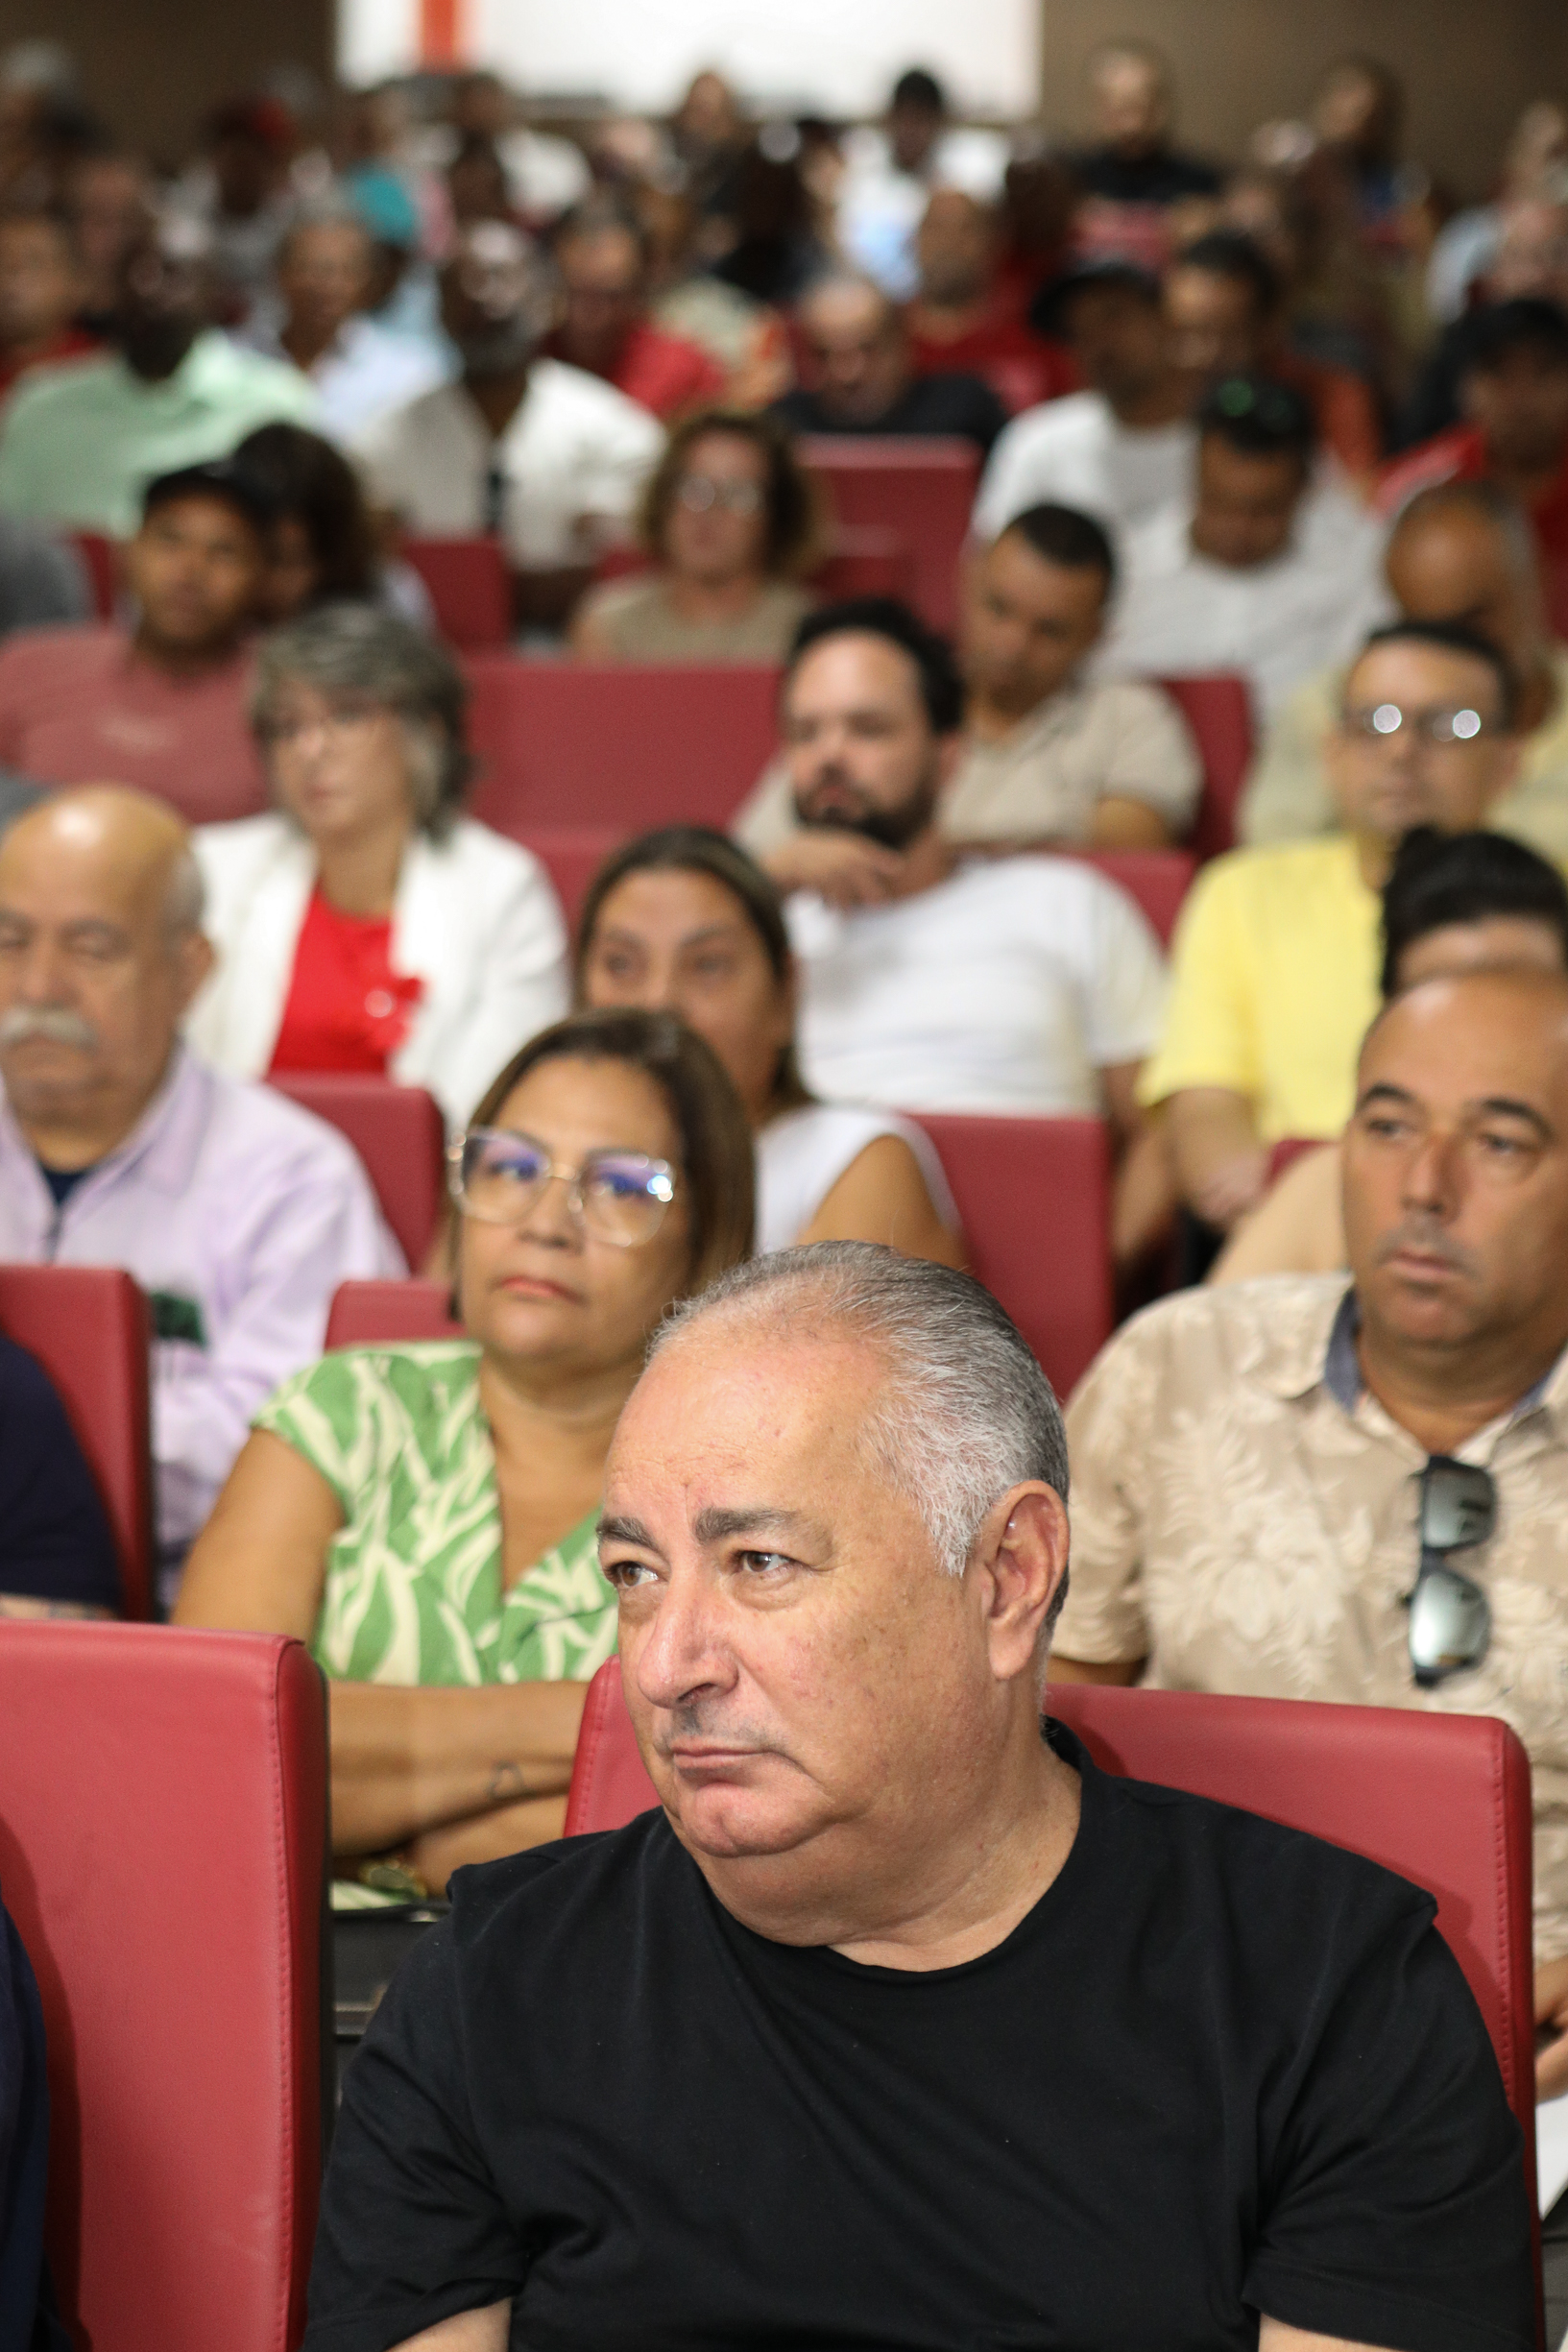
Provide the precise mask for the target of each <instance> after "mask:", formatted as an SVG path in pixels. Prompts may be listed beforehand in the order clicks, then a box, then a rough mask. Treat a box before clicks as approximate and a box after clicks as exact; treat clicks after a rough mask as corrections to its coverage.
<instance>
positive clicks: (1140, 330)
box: [971, 261, 1196, 544]
mask: <svg viewBox="0 0 1568 2352" xmlns="http://www.w3.org/2000/svg"><path fill="white" fill-rule="evenodd" d="M1029 324H1030V326H1031V327H1033V328H1034V329H1035V331H1036V333H1037V334H1043V335H1052V336H1059V337H1060V338H1061V340H1062V341H1063V342H1065V343H1067V344H1069V345H1070V346H1071V347H1072V351H1073V357H1074V358H1075V359H1076V360H1077V363H1078V366H1079V367H1080V369H1081V370H1082V371H1083V374H1084V376H1085V378H1086V379H1087V381H1088V383H1089V385H1090V386H1091V389H1090V390H1089V391H1087V392H1073V393H1070V394H1069V395H1068V396H1067V398H1066V399H1065V400H1047V401H1045V402H1044V403H1043V404H1042V405H1041V406H1040V407H1038V408H1030V409H1026V410H1025V413H1024V414H1023V416H1021V417H1015V418H1014V419H1013V422H1012V423H1011V424H1009V425H1008V427H1007V429H1006V431H1005V432H1004V433H1003V434H1002V436H1001V440H1000V441H999V442H998V443H997V446H996V448H995V449H994V450H993V451H992V453H991V460H990V463H989V464H988V465H987V467H986V469H985V473H984V474H983V476H982V477H981V480H980V488H979V495H978V497H977V498H976V501H975V513H974V518H973V521H972V526H971V527H972V529H973V530H974V533H975V536H976V537H977V539H979V540H982V541H984V542H986V543H987V544H989V543H990V542H991V541H992V540H994V539H995V538H996V537H997V535H998V533H999V532H1001V531H1004V530H1005V529H1006V528H1007V525H1008V524H1009V522H1011V521H1013V519H1014V517H1015V516H1017V515H1022V514H1024V513H1025V511H1026V510H1027V509H1028V508H1029V507H1031V506H1045V505H1054V506H1072V507H1076V508H1077V509H1078V511H1079V512H1080V513H1082V514H1087V515H1093V517H1094V518H1095V520H1096V521H1097V522H1099V523H1102V524H1103V525H1104V526H1105V528H1106V529H1107V530H1108V531H1110V532H1111V533H1112V535H1113V537H1115V536H1116V535H1118V534H1119V533H1121V532H1122V531H1124V530H1125V529H1126V528H1127V527H1128V526H1129V525H1131V524H1133V523H1137V522H1141V521H1144V519H1145V518H1146V516H1148V515H1151V514H1153V513H1154V512H1155V511H1156V510H1157V509H1158V508H1160V507H1161V506H1164V505H1166V504H1167V503H1168V502H1169V501H1170V499H1172V498H1176V497H1181V496H1182V495H1183V494H1184V493H1185V492H1186V490H1187V487H1188V483H1189V481H1190V478H1191V473H1192V465H1193V456H1194V449H1195V446H1196V435H1195V433H1194V429H1193V423H1192V418H1191V416H1190V414H1189V405H1190V396H1189V393H1188V389H1187V386H1186V384H1185V383H1184V382H1183V380H1182V378H1181V376H1179V375H1178V374H1177V372H1176V370H1175V369H1174V368H1173V367H1172V366H1171V364H1170V353H1169V351H1168V349H1167V342H1166V329H1165V324H1164V321H1163V319H1162V318H1161V315H1160V289H1159V285H1158V283H1157V282H1156V280H1155V279H1153V278H1151V277H1150V276H1149V275H1148V274H1147V272H1146V271H1145V270H1142V269H1140V268H1138V267H1137V265H1136V264H1135V263H1133V262H1130V261H1098V262H1087V263H1083V264H1080V265H1079V266H1078V267H1076V268H1074V269H1072V270H1069V271H1068V272H1067V273H1066V274H1065V275H1064V276H1062V277H1060V278H1058V279H1055V280H1054V282H1053V283H1052V284H1050V285H1049V286H1048V287H1046V289H1045V291H1044V292H1043V294H1042V295H1041V296H1040V297H1039V299H1038V300H1037V301H1036V303H1035V304H1034V307H1033V309H1032V310H1031V311H1030V313H1029Z"/></svg>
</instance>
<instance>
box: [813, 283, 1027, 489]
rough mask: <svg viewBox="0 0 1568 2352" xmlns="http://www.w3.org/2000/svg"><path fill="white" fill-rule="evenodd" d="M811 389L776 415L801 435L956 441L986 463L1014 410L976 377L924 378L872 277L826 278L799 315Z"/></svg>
mask: <svg viewBox="0 0 1568 2352" xmlns="http://www.w3.org/2000/svg"><path fill="white" fill-rule="evenodd" d="M796 315H797V317H798V319H799V322H800V330H801V334H802V337H803V338H804V340H805V344H806V348H807V351H808V353H809V360H810V371H811V376H812V378H813V380H812V382H811V383H810V384H809V385H808V386H807V385H801V386H797V388H796V389H795V390H794V391H793V392H786V393H785V394H784V398H783V399H782V400H775V401H774V403H773V408H772V412H771V413H772V414H773V415H774V416H776V417H778V418H780V419H782V421H783V422H784V424H787V425H788V427H789V429H790V431H791V432H795V433H870V434H873V435H876V436H877V437H879V438H880V439H886V438H888V437H889V436H899V437H904V436H906V435H918V436H921V437H923V438H924V437H927V436H929V435H938V436H942V437H947V436H954V437H956V438H957V439H959V440H961V441H972V442H973V443H974V444H975V447H976V448H977V449H978V450H979V451H980V453H981V455H982V456H983V455H984V454H985V452H986V450H988V449H990V447H991V445H992V443H993V442H994V441H995V440H996V438H997V435H998V434H999V433H1000V432H1001V428H1002V426H1003V425H1004V424H1006V422H1007V411H1006V409H1005V408H1004V407H1003V406H1002V404H1001V401H1000V400H998V398H997V396H996V394H995V393H994V392H993V391H992V389H991V387H990V385H989V384H986V383H982V382H981V381H980V378H979V377H978V376H965V375H962V374H960V373H957V372H949V371H947V370H944V371H943V372H942V373H940V374H938V375H935V376H922V375H920V374H918V373H917V371H916V367H915V359H914V353H913V352H912V350H911V349H910V344H909V334H908V329H907V328H906V327H905V323H904V319H903V316H902V314H901V312H900V311H899V309H898V306H897V304H896V303H893V302H892V301H891V300H890V299H889V297H888V296H887V295H885V294H884V293H883V292H882V291H881V288H880V286H878V285H875V284H874V283H873V282H872V280H871V279H869V278H850V277H846V276H839V277H830V278H823V279H818V281H817V283H816V284H815V285H813V286H810V287H808V290H807V292H806V293H805V294H804V295H803V296H802V297H801V301H800V304H799V308H798V310H797V313H796Z"/></svg>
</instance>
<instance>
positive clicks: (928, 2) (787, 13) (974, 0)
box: [338, 0, 1040, 115]
mask: <svg viewBox="0 0 1568 2352" xmlns="http://www.w3.org/2000/svg"><path fill="white" fill-rule="evenodd" d="M418 18H419V9H418V0H339V44H338V54H339V61H340V66H341V70H342V72H343V74H344V77H345V79H346V80H349V81H353V82H363V81H367V80H369V79H371V78H372V77H374V76H375V75H378V74H386V73H396V72H400V71H402V70H404V69H405V68H407V67H408V66H410V65H412V64H413V63H415V62H416V60H417V50H418ZM464 49H465V52H466V56H467V59H468V61H469V62H470V63H473V64H479V65H493V66H494V67H495V69H496V71H497V72H499V73H503V74H505V76H506V77H507V79H508V80H509V81H511V82H514V83H516V84H517V85H519V87H520V88H522V89H525V90H531V91H542V92H553V91H571V92H588V91H598V92H602V93H603V95H604V96H606V97H607V98H608V99H609V100H610V101H611V103H612V104H613V105H615V106H621V107H626V108H629V109H655V110H663V109H667V108H669V107H670V106H672V105H673V104H674V102H675V100H676V99H677V98H678V97H679V95H680V92H681V90H682V89H683V88H684V86H685V85H686V84H687V83H688V81H689V80H690V78H691V76H692V74H693V73H695V72H696V71H697V70H698V68H699V67H701V66H704V65H716V66H717V67H718V68H719V70H720V71H721V72H723V73H725V74H727V75H728V76H729V77H730V78H731V79H732V80H733V81H734V82H735V83H736V86H737V87H738V88H739V89H740V90H741V91H742V92H743V93H744V95H745V96H746V97H747V98H748V99H749V100H750V101H751V102H752V103H753V104H755V105H758V106H760V107H762V108H766V107H769V106H778V107H780V108H781V109H783V108H788V107H799V106H803V105H809V106H812V107H816V108H820V109H822V110H823V111H824V112H826V113H829V114H866V113H874V112H876V111H877V110H878V109H880V107H881V105H882V104H883V103H884V101H885V99H886V95H887V90H888V87H889V85H890V84H891V82H892V81H893V79H894V77H895V76H896V75H897V74H898V73H899V72H901V71H902V70H903V68H904V67H905V66H906V65H917V64H918V65H929V67H930V68H931V69H932V70H933V71H934V72H936V73H938V74H940V75H941V77H942V78H943V80H944V81H945V82H946V83H947V84H948V85H949V88H950V89H951V91H952V94H953V100H954V103H955V104H956V105H957V106H958V108H959V109H961V110H963V111H966V112H968V111H975V112H979V113H997V114H1004V115H1021V114H1023V115H1027V114H1032V113H1033V112H1034V111H1035V108H1036V101H1037V96H1038V92H1039V87H1040V9H1039V5H1038V0H963V5H962V6H959V5H957V0H848V5H846V0H466V11H465V38H464Z"/></svg>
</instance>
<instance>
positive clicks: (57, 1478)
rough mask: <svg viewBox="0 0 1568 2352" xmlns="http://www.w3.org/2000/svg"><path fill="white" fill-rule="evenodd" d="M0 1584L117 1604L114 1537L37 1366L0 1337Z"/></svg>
mask: <svg viewBox="0 0 1568 2352" xmlns="http://www.w3.org/2000/svg"><path fill="white" fill-rule="evenodd" d="M0 1592H11V1593H21V1594H25V1595H27V1597H28V1598H29V1599H32V1600H40V1601H75V1602H83V1603H86V1604H88V1605H90V1606H94V1607H97V1608H101V1609H118V1608H119V1606H120V1575H119V1568H118V1565H117V1564H116V1560H115V1555H114V1539H113V1537H112V1536H111V1535H110V1534H109V1521H108V1519H107V1518H106V1517H105V1515H104V1506H103V1504H102V1502H101V1501H100V1500H99V1495H98V1490H97V1488H96V1487H95V1486H94V1485H93V1481H92V1472H91V1471H90V1470H89V1469H88V1467H87V1465H86V1460H85V1457H84V1454H83V1451H82V1448H81V1446H80V1445H79V1444H78V1443H77V1441H76V1433H75V1431H74V1430H73V1429H72V1427H71V1424H70V1422H69V1421H68V1420H67V1419H66V1418H65V1408H64V1406H63V1405H62V1404H61V1403H60V1398H59V1397H58V1396H57V1395H56V1394H55V1390H54V1386H53V1384H52V1382H51V1381H50V1379H49V1375H48V1374H47V1372H45V1371H44V1370H43V1368H42V1366H41V1365H40V1364H38V1363H37V1362H36V1360H35V1359H34V1358H33V1357H32V1356H30V1355H29V1354H28V1352H27V1350H26V1348H25V1347H18V1346H16V1344H15V1342H14V1341H13V1340H7V1339H0Z"/></svg>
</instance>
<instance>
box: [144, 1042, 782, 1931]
mask: <svg viewBox="0 0 1568 2352" xmlns="http://www.w3.org/2000/svg"><path fill="white" fill-rule="evenodd" d="M448 1157H449V1167H450V1180H451V1191H452V1199H453V1204H454V1215H453V1223H454V1227H455V1235H454V1244H453V1252H454V1264H455V1268H456V1283H455V1293H456V1302H457V1306H458V1310H459V1313H460V1315H461V1320H462V1322H463V1326H464V1330H465V1333H466V1335H467V1336H466V1337H465V1338H463V1339H461V1340H449V1341H436V1342H427V1343H423V1344H419V1345H407V1346H373V1347H350V1348H344V1349H340V1350H338V1351H336V1352H335V1353H333V1354H331V1355H328V1356H326V1357H325V1358H324V1359H323V1360H322V1362H321V1363H320V1364H318V1365H316V1366H314V1367H313V1368H312V1369H310V1370H307V1371H304V1372H302V1373H300V1374H299V1375H297V1377H296V1378H294V1379H293V1380H290V1381H287V1382H285V1384H284V1385H283V1387H282V1388H281V1389H279V1390H278V1391H277V1394H276V1395H275V1396H274V1397H273V1398H272V1399H271V1401H270V1403H268V1404H267V1406H266V1407H265V1408H264V1409H263V1411H262V1412H261V1413H260V1414H258V1415H257V1417H256V1421H255V1425H254V1429H253V1434H252V1436H251V1438H250V1439H249V1441H248V1442H247V1443H246V1446H245V1449H244V1451H243V1452H242V1453H241V1455H240V1457H239V1460H238V1461H237V1463H236V1464H235V1466H234V1468H233V1471H232V1473H231V1474H230V1477H229V1483H228V1485H227V1486H226V1487H225V1489H224V1491H223V1493H222V1494H221V1495H220V1497H219V1499H218V1504H217V1507H216V1509H215V1511H214V1513H213V1515H212V1518H211V1520H210V1521H209V1522H208V1525H207V1527H206V1529H205V1532H204V1533H203V1535H202V1536H201V1537H200V1538H199V1540H198V1541H197V1543H196V1546H195V1548H194V1550H193V1551H192V1553H191V1555H190V1559H189V1561H188V1563H187V1565H186V1570H185V1577H184V1582H183V1585H182V1588H181V1596H180V1605H179V1609H178V1612H177V1619H178V1622H179V1623H180V1624H181V1625H206V1626H223V1627H228V1628H230V1629H235V1630H242V1631H253V1632H266V1633H286V1634H294V1635H296V1636H298V1637H299V1638H300V1639H302V1640H303V1641H307V1642H308V1643H309V1644H310V1646H311V1649H312V1651H313V1653H314V1655H315V1657H316V1659H317V1661H318V1662H319V1663H320V1664H321V1666H322V1668H323V1669H324V1671H325V1672H326V1675H327V1677H328V1678H329V1683H330V1689H331V1738H332V1833H333V1841H334V1847H335V1851H336V1855H337V1864H338V1870H339V1874H340V1876H341V1877H343V1878H346V1879H360V1880H361V1881H362V1883H363V1884H364V1885H365V1886H367V1887H370V1888H374V1889H380V1890H382V1891H384V1892H388V1893H400V1894H402V1895H403V1896H405V1897H411V1896H416V1897H417V1896H418V1895H419V1893H420V1892H421V1890H422V1889H425V1890H433V1889H439V1888H441V1887H444V1886H445V1884H446V1879H447V1876H448V1874H449V1873H450V1872H451V1871H452V1870H454V1869H456V1868H457V1866H458V1865H459V1864H460V1863H462V1862H471V1861H481V1860H486V1859H489V1858H490V1857H492V1856H494V1855H500V1854H510V1853H513V1852H515V1851H517V1850H518V1849H519V1848H521V1847H523V1846H530V1845H536V1844H539V1843H541V1842H542V1841H543V1840H544V1839H547V1838H551V1837H557V1836H559V1835H560V1833H561V1826H562V1819H563V1814H564V1806H565V1798H566V1790H567V1781H568V1779H569V1777H570V1771H571V1759H572V1752H573V1748H574V1746H575V1743H576V1738H577V1728H578V1724H579V1721H580V1718H581V1715H582V1708H583V1699H584V1694H585V1691H586V1688H587V1685H588V1680H589V1678H590V1676H591V1674H592V1673H593V1671H594V1669H595V1668H596V1667H598V1666H599V1665H601V1664H602V1663H603V1661H605V1659H606V1658H608V1657H609V1656H610V1655H611V1653H612V1651H613V1650H614V1648H615V1594H614V1593H613V1592H612V1590H611V1588H610V1587H609V1586H608V1585H607V1584H606V1583H605V1581H604V1579H603V1577H602V1576H601V1575H600V1573H599V1567H598V1557H597V1546H596V1539H595V1523H596V1519H597V1515H598V1508H599V1491H600V1482H601V1480H602V1477H603V1471H604V1461H605V1455H606V1452H607V1451H608V1448H609V1444H610V1438H611V1433H612V1431H613V1430H614V1428H615V1420H616V1418H617V1416H618V1414H619V1412H620V1409H621V1406H622V1405H623V1404H624V1402H625V1400H626V1397H627V1396H628V1394H630V1392H631V1389H632V1385H633V1383H634V1382H635V1380H636V1379H637V1376H638V1374H639V1371H640V1370H641V1367H642V1355H643V1348H644V1346H645V1344H646V1341H647V1338H648V1334H649V1333H650V1332H651V1330H652V1329H653V1327H654V1325H655V1324H656V1323H657V1322H658V1321H659V1319H660V1317H661V1316H662V1315H663V1313H664V1311H665V1310H666V1308H668V1307H669V1306H671V1305H673V1304H674V1302H675V1301H676V1300H677V1299H679V1298H682V1297H686V1296H687V1295H688V1293H690V1292H693V1291H697V1290H700V1289H702V1288H703V1286H704V1285H705V1284H706V1283H708V1282H710V1281H712V1279H713V1277H714V1276H715V1275H716V1274H719V1273H723V1272H724V1271H725V1269H726V1268H728V1267H730V1266H734V1265H736V1264H737V1263H738V1262H739V1260H740V1259H742V1258H743V1257H745V1256H746V1254H747V1253H748V1251H749V1250H750V1248H751V1241H752V1158H751V1136H750V1132H749V1129H748V1128H747V1125H746V1119H745V1114H744V1112H743V1111H742V1109H741V1107H740V1104H739V1102H738V1101H737V1099H736V1094H735V1090H734V1088H733V1087H732V1086H731V1084H730V1082H729V1080H728V1079H727V1078H726V1077H725V1075H724V1072H723V1070H722V1069H721V1068H720V1066H719V1063H718V1061H717V1059H716V1058H715V1056H714V1055H712V1052H711V1051H710V1050H709V1048H708V1047H707V1046H706V1045H704V1044H703V1042H702V1040H701V1039H700V1038H699V1037H697V1036H695V1035H693V1033H692V1032H691V1031H689V1030H688V1029H686V1028H684V1027H683V1026H682V1024H681V1023H680V1022H679V1021H677V1020H674V1019H672V1018H671V1017H670V1016H669V1015H668V1014H650V1013H641V1012H615V1013H581V1014H578V1015H576V1016H575V1017H574V1018H572V1019H570V1020H567V1021H563V1022H560V1023H559V1024H557V1026H556V1027H554V1028H553V1029H549V1030H546V1031H544V1032H543V1035H541V1036H538V1037H535V1038H534V1039H533V1040H532V1042H531V1043H530V1044H528V1045H526V1046H525V1047H524V1048H523V1049H522V1051H521V1052H520V1053H519V1054H518V1055H515V1056H514V1057H513V1059H512V1060H511V1061H510V1062H509V1063H508V1064H507V1066H506V1068H505V1069H504V1070H503V1071H502V1072H501V1074H500V1076H499V1077H498V1078H497V1079H495V1084H494V1085H493V1086H492V1087H491V1088H490V1090H489V1092H488V1093H487V1094H486V1095H485V1097H484V1099H483V1101H482V1102H481V1103H480V1104H479V1106H478V1109H477V1110H476V1111H475V1113H474V1116H473V1120H472V1122H471V1124H470V1127H469V1128H468V1129H467V1130H466V1132H465V1133H464V1134H463V1135H462V1136H460V1137H458V1138H456V1139H455V1140H454V1141H453V1143H452V1145H451V1147H450V1152H449V1155H448Z"/></svg>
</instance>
